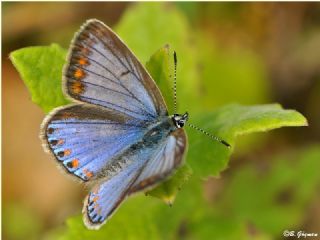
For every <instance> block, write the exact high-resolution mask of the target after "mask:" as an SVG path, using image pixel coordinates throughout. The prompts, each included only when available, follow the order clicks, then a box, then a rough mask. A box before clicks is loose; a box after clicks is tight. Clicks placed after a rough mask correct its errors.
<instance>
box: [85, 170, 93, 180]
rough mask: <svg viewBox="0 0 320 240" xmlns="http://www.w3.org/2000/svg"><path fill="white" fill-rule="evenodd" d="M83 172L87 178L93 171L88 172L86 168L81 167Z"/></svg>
mask: <svg viewBox="0 0 320 240" xmlns="http://www.w3.org/2000/svg"><path fill="white" fill-rule="evenodd" d="M83 173H84V174H85V175H86V177H87V178H91V177H92V176H93V173H92V172H90V171H89V170H88V169H83Z"/></svg>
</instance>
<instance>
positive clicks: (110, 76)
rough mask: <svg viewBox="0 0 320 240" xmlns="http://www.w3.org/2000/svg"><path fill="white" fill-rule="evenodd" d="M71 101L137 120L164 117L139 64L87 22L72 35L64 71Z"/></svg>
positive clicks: (102, 26) (95, 23) (113, 39)
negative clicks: (89, 104)
mask: <svg viewBox="0 0 320 240" xmlns="http://www.w3.org/2000/svg"><path fill="white" fill-rule="evenodd" d="M64 77H65V88H66V89H65V90H66V93H67V94H68V95H69V96H71V97H72V98H73V99H76V100H79V101H81V102H87V103H91V104H95V105H100V106H103V107H105V108H108V109H110V110H114V111H118V112H121V113H125V114H127V115H130V116H132V117H134V118H137V119H140V120H145V121H147V120H150V119H154V118H156V117H157V116H159V115H167V108H166V105H165V102H164V100H163V97H162V95H161V93H160V91H159V89H158V87H157V86H156V84H155V82H154V81H153V80H152V78H151V76H150V75H149V74H148V73H147V71H146V70H145V68H144V67H143V66H142V64H141V63H140V62H139V61H138V60H137V59H136V57H135V56H134V55H133V53H132V52H131V51H130V50H129V49H128V47H127V46H126V45H125V44H124V43H123V42H122V41H121V40H120V39H119V37H118V36H117V35H116V34H115V33H114V32H113V31H112V30H111V29H110V28H109V27H107V26H106V25H105V24H104V23H102V22H100V21H98V20H89V21H87V22H86V23H85V24H84V25H83V26H82V27H81V29H80V31H79V33H77V34H76V36H75V38H74V40H73V43H72V47H71V50H70V52H69V61H68V64H67V65H66V67H65V73H64Z"/></svg>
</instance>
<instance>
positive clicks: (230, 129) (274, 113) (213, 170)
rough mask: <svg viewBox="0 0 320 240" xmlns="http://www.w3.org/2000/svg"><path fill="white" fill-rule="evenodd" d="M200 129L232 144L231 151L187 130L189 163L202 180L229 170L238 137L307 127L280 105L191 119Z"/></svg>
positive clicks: (231, 109) (229, 110)
mask: <svg viewBox="0 0 320 240" xmlns="http://www.w3.org/2000/svg"><path fill="white" fill-rule="evenodd" d="M192 119H194V121H195V123H196V124H197V125H198V126H201V127H202V128H203V129H205V130H206V131H208V132H210V133H213V134H215V135H216V136H219V137H220V138H222V139H224V140H226V141H227V142H228V143H229V144H231V146H232V148H231V149H228V148H226V147H225V146H224V145H222V144H220V143H218V142H217V141H212V140H211V139H210V138H208V137H207V136H205V135H203V134H201V133H199V132H197V131H195V130H193V129H188V136H189V140H190V146H191V147H190V148H189V153H188V161H187V162H188V163H189V164H190V166H191V167H192V169H193V170H194V173H195V174H196V175H197V176H200V177H208V176H210V175H218V174H219V173H220V172H221V171H222V170H224V169H225V168H226V167H227V164H228V161H229V157H230V155H231V153H232V151H233V149H234V147H235V140H236V137H237V136H239V135H244V134H249V133H255V132H263V131H268V130H272V129H275V128H280V127H284V126H306V125H307V120H306V119H305V118H304V117H303V116H302V115H301V114H300V113H298V112H296V111H294V110H284V109H283V108H282V107H281V106H280V105H279V104H267V105H257V106H242V105H238V104H233V105H228V106H225V107H221V108H219V109H217V110H215V111H212V112H206V113H203V114H199V115H198V116H195V117H194V118H192V116H191V121H192Z"/></svg>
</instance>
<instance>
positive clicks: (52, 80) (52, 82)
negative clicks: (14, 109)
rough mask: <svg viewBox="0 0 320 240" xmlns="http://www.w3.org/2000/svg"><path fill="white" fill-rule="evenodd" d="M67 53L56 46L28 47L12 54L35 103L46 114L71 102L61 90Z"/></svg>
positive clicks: (13, 60) (12, 59) (11, 56)
mask: <svg viewBox="0 0 320 240" xmlns="http://www.w3.org/2000/svg"><path fill="white" fill-rule="evenodd" d="M65 58H66V50H64V49H63V48H61V47H60V46H59V45H57V44H51V45H50V46H45V47H27V48H22V49H19V50H16V51H14V52H12V53H11V54H10V59H11V61H12V63H13V64H14V66H15V67H16V69H17V70H18V72H19V73H20V76H21V78H22V80H23V81H24V83H25V84H26V86H27V87H28V89H29V92H30V95H31V97H32V101H33V102H34V103H36V104H37V105H39V106H40V107H41V108H42V110H43V111H44V112H46V113H47V112H49V111H50V110H52V109H53V108H55V107H59V106H62V105H65V104H68V103H69V100H67V99H66V97H65V96H64V95H63V92H62V87H61V79H62V67H63V65H64V63H65Z"/></svg>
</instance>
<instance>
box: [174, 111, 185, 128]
mask: <svg viewBox="0 0 320 240" xmlns="http://www.w3.org/2000/svg"><path fill="white" fill-rule="evenodd" d="M188 119H189V114H188V112H186V113H185V114H173V116H172V121H173V123H174V125H175V126H176V127H177V128H182V127H183V126H184V125H185V123H186V122H187V121H188Z"/></svg>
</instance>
